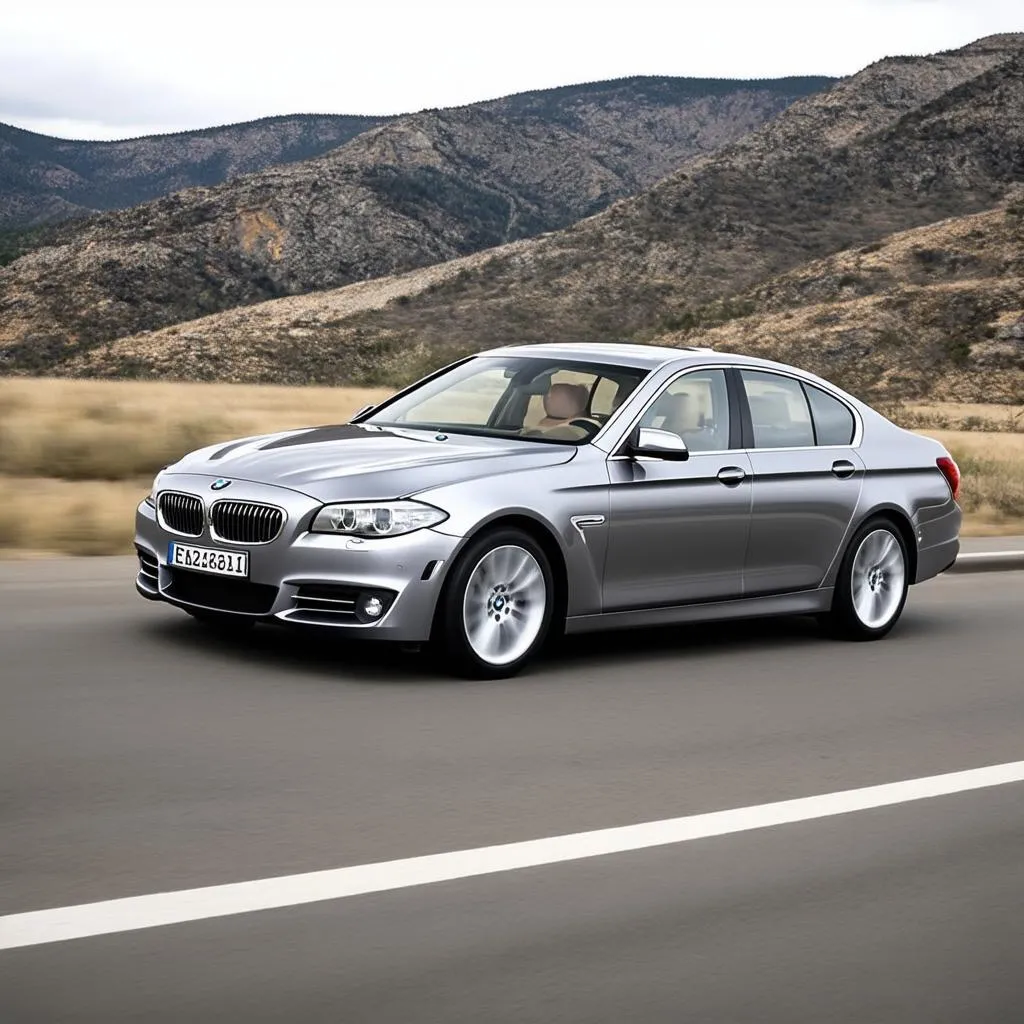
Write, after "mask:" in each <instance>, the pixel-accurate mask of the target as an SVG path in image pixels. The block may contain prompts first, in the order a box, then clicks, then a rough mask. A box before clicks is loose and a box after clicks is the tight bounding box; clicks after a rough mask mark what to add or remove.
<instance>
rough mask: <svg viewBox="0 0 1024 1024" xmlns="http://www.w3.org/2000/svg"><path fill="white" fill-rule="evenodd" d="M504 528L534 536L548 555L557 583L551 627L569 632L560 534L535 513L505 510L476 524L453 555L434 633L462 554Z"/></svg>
mask: <svg viewBox="0 0 1024 1024" xmlns="http://www.w3.org/2000/svg"><path fill="white" fill-rule="evenodd" d="M501 529H516V530H521V531H522V532H523V533H525V534H527V536H529V537H530V538H531V539H532V540H534V541H535V542H536V543H537V544H538V545H539V546H540V548H541V550H542V551H543V552H544V554H545V555H546V556H547V559H548V564H549V565H550V566H551V575H552V578H553V580H554V584H555V596H554V605H553V608H552V613H551V625H552V629H551V631H550V635H552V636H555V635H562V634H564V633H565V620H566V614H567V612H568V607H569V570H568V566H567V564H566V559H565V554H564V552H563V551H562V545H561V543H560V542H559V540H558V535H557V534H556V533H555V531H554V529H552V527H550V526H549V525H548V524H547V523H545V522H543V521H542V520H540V519H537V518H535V517H534V516H531V515H527V514H526V513H524V512H504V513H500V514H499V515H497V516H495V517H494V518H493V519H487V520H484V521H483V522H482V523H479V524H477V525H476V526H475V527H474V528H473V530H472V532H470V533H468V534H467V535H466V536H465V537H464V538H463V540H462V543H461V544H460V545H459V547H458V549H457V550H456V551H455V553H454V555H453V556H452V559H451V561H450V562H449V565H448V567H447V571H446V573H445V578H444V582H443V584H442V585H441V589H440V591H439V592H438V595H437V601H436V603H435V605H434V618H433V624H432V627H431V635H433V634H434V632H435V631H436V628H437V625H438V622H439V620H440V615H441V609H442V608H443V606H444V600H445V598H446V597H447V595H448V589H449V587H450V586H451V581H452V578H453V573H452V569H453V567H454V566H455V565H456V563H457V562H458V561H459V559H460V558H462V556H463V553H464V552H465V550H466V548H467V547H468V546H469V545H470V544H472V543H473V541H475V540H476V539H477V538H478V537H480V536H482V535H483V534H486V533H490V532H492V531H494V530H501Z"/></svg>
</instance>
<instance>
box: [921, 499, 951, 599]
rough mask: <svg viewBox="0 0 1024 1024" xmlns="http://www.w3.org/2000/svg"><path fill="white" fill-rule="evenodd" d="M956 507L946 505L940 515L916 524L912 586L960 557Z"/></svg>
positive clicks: (940, 571)
mask: <svg viewBox="0 0 1024 1024" xmlns="http://www.w3.org/2000/svg"><path fill="white" fill-rule="evenodd" d="M962 522H963V513H962V512H961V511H960V506H959V505H957V504H956V503H955V502H952V501H951V502H950V503H949V505H948V506H945V507H944V508H943V510H942V513H941V514H939V515H936V516H934V517H933V518H928V519H924V518H923V517H922V518H921V519H919V521H918V523H917V528H916V533H917V572H916V573H915V574H914V582H915V583H921V582H923V581H924V580H930V579H932V578H933V577H934V576H938V575H939V574H940V573H943V572H945V571H946V570H947V569H948V568H949V567H950V566H951V565H952V564H953V563H954V562H955V561H956V557H957V555H958V554H959V553H960V525H961V523H962Z"/></svg>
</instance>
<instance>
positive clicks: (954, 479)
mask: <svg viewBox="0 0 1024 1024" xmlns="http://www.w3.org/2000/svg"><path fill="white" fill-rule="evenodd" d="M935 465H937V466H938V467H939V469H941V470H942V475H943V476H944V477H945V478H946V483H947V484H949V489H950V491H952V493H953V500H954V501H959V500H960V467H959V466H958V465H957V464H956V463H955V462H954V461H953V460H952V459H951V458H950V457H949V456H948V455H943V456H942V458H940V459H936V460H935Z"/></svg>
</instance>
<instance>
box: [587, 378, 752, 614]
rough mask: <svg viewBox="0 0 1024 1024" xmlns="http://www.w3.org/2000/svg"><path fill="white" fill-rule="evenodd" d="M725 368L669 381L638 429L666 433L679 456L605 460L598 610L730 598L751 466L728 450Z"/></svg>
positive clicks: (738, 585) (742, 550) (739, 584)
mask: <svg viewBox="0 0 1024 1024" xmlns="http://www.w3.org/2000/svg"><path fill="white" fill-rule="evenodd" d="M737 425H738V419H737V420H735V421H734V417H733V416H732V415H731V414H730V403H729V392H728V388H727V385H726V376H725V371H724V370H721V369H703V370H702V369H696V370H691V371H688V372H686V373H684V374H682V375H680V376H679V377H676V378H675V379H674V380H673V381H672V382H671V383H670V384H669V385H668V386H667V387H666V388H665V390H664V391H662V392H661V394H660V395H659V396H658V397H657V398H656V399H655V400H654V401H653V402H652V403H651V404H650V405H649V406H648V408H647V410H646V411H645V412H644V414H643V416H642V418H641V420H640V422H639V426H642V427H654V428H658V429H662V430H671V431H672V432H673V433H676V434H678V435H679V436H680V437H681V438H682V439H683V440H684V441H685V442H686V445H687V447H688V449H689V451H690V457H689V459H688V460H687V461H685V462H677V461H662V460H660V459H654V458H632V457H629V456H627V455H625V454H623V453H621V452H620V453H617V454H616V455H613V456H612V457H611V458H610V459H609V460H608V473H609V484H610V488H609V503H608V504H609V512H608V527H609V528H608V552H607V557H606V561H605V572H604V590H603V596H604V610H605V611H606V612H610V611H623V610H626V609H636V608H655V607H667V606H672V605H679V604H690V603H694V602H701V601H719V600H727V599H729V598H735V597H739V596H741V594H742V591H743V565H744V558H745V554H746V547H747V533H748V530H749V526H750V509H751V500H752V499H751V493H752V491H751V476H752V468H751V465H750V460H749V458H748V457H747V455H746V454H745V453H744V452H742V451H738V450H734V449H733V448H732V447H731V444H730V440H731V436H732V434H733V433H736V434H737V437H736V440H738V431H737V430H735V429H734V428H735V427H736V426H737Z"/></svg>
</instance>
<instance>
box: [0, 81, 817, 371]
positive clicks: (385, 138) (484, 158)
mask: <svg viewBox="0 0 1024 1024" xmlns="http://www.w3.org/2000/svg"><path fill="white" fill-rule="evenodd" d="M828 84H829V80H827V79H792V80H779V81H772V82H746V83H744V82H714V81H696V80H689V79H661V78H659V79H651V78H636V79H627V80H623V81H620V82H611V83H597V84H593V85H586V86H576V87H571V88H566V89H557V90H550V91H546V92H537V93H528V94H524V95H521V96H515V97H509V98H507V99H504V100H497V101H492V102H488V103H482V104H477V105H473V106H469V107H463V108H458V109H453V110H444V111H436V110H435V111H425V112H422V113H420V114H415V115H411V116H408V117H403V118H400V119H398V120H395V121H393V122H390V123H388V124H386V125H384V126H382V127H379V128H376V129H373V130H371V131H367V132H364V133H362V134H361V135H359V136H357V137H356V138H354V139H353V140H351V141H350V142H348V143H347V144H346V145H344V146H342V147H340V148H338V149H335V150H333V151H331V152H330V153H328V154H326V155H324V156H321V157H318V158H316V159H313V160H306V161H304V162H301V163H295V164H288V165H284V166H279V167H274V168H269V169H267V170H264V171H262V172H260V173H257V174H252V175H247V176H244V177H241V178H237V179H234V180H232V181H230V182H227V183H224V184H221V185H218V186H215V187H212V188H196V189H188V190H185V191H182V192H176V193H174V194H173V195H170V196H168V197H166V198H163V199H160V200H157V201H154V202H152V203H147V204H144V205H142V206H138V207H134V208H132V209H130V210H125V211H122V212H118V213H111V214H106V215H103V216H100V217H97V218H94V219H93V220H91V221H89V222H87V223H85V224H84V225H72V226H68V227H66V228H65V229H63V234H60V233H59V234H58V236H57V237H56V240H55V241H54V243H53V244H49V245H46V246H44V247H42V248H40V249H38V250H36V251H34V252H32V253H30V254H29V255H26V256H24V257H22V258H21V259H19V260H17V261H16V262H14V263H13V264H11V265H10V266H9V267H7V268H6V269H5V270H4V271H2V272H0V318H2V319H0V345H7V346H12V345H13V346H15V347H16V348H17V356H16V358H14V360H13V362H14V364H15V366H30V367H37V368H45V367H47V366H49V365H50V364H51V363H52V362H53V361H54V359H55V358H58V357H59V356H60V354H61V353H63V352H64V350H65V348H66V347H67V346H68V345H71V346H72V347H79V348H80V347H89V346H91V345H94V344H97V343H100V342H104V341H108V340H111V339H114V338H117V337H120V336H123V335H126V334H130V333H133V332H136V331H139V330H141V329H153V328H156V327H160V326H163V325H166V324H170V323H175V322H178V321H181V320H186V319H189V318H192V317H195V316H197V315H199V314H202V313H204V312H210V311H213V310H220V309H227V308H230V307H233V306H238V305H242V304H245V303H249V302H254V301H257V300H260V299H264V298H268V297H274V296H280V295H288V294H299V293H303V292H308V291H312V290H317V289H324V288H329V287H333V286H337V285H339V284H344V283H347V282H353V281H361V280H365V279H368V278H373V277H377V276H380V275H382V274H389V273H392V272H395V271H402V270H406V269H410V268H414V267H419V266H425V265H428V264H431V263H436V262H438V261H441V260H447V259H451V258H454V257H457V256H460V255H463V254H466V253H470V252H473V251H476V250H480V249H483V248H486V247H488V246H494V245H498V244H501V243H503V242H506V241H510V240H514V239H519V238H524V237H528V236H530V235H535V234H538V233H541V232H544V231H549V230H552V229H556V228H560V227H563V226H565V225H567V224H570V223H572V222H574V221H576V220H578V219H579V218H581V217H584V216H587V215H588V214H592V213H594V212H595V211H597V210H600V209H602V208H604V207H606V206H607V205H608V204H609V203H611V202H612V201H614V200H616V199H618V198H620V197H622V196H625V195H629V194H632V193H635V192H637V191H638V190H640V189H643V188H645V187H647V186H650V185H651V184H652V183H654V182H655V181H657V180H658V179H659V178H661V177H663V176H664V175H665V174H667V173H669V172H670V171H671V170H672V169H674V168H675V167H677V166H678V165H679V164H681V163H683V162H684V161H686V160H687V159H689V158H691V157H693V156H694V155H695V154H699V153H703V152H707V151H709V150H712V149H715V148H717V147H720V146H722V145H725V144H727V143H729V142H731V141H734V140H735V139H737V138H739V137H741V136H743V135H745V134H746V133H748V132H749V131H751V130H752V129H754V128H757V127H759V126H760V125H762V124H763V123H764V122H765V121H766V120H768V119H769V118H771V117H772V116H774V115H775V114H777V113H779V112H780V111H781V110H783V109H785V108H786V107H787V106H788V105H789V104H790V103H792V102H793V101H794V100H796V99H798V98H800V97H802V96H806V95H807V94H809V93H812V92H814V91H815V90H818V89H821V88H822V87H824V86H826V85H828ZM9 365H10V364H9Z"/></svg>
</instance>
